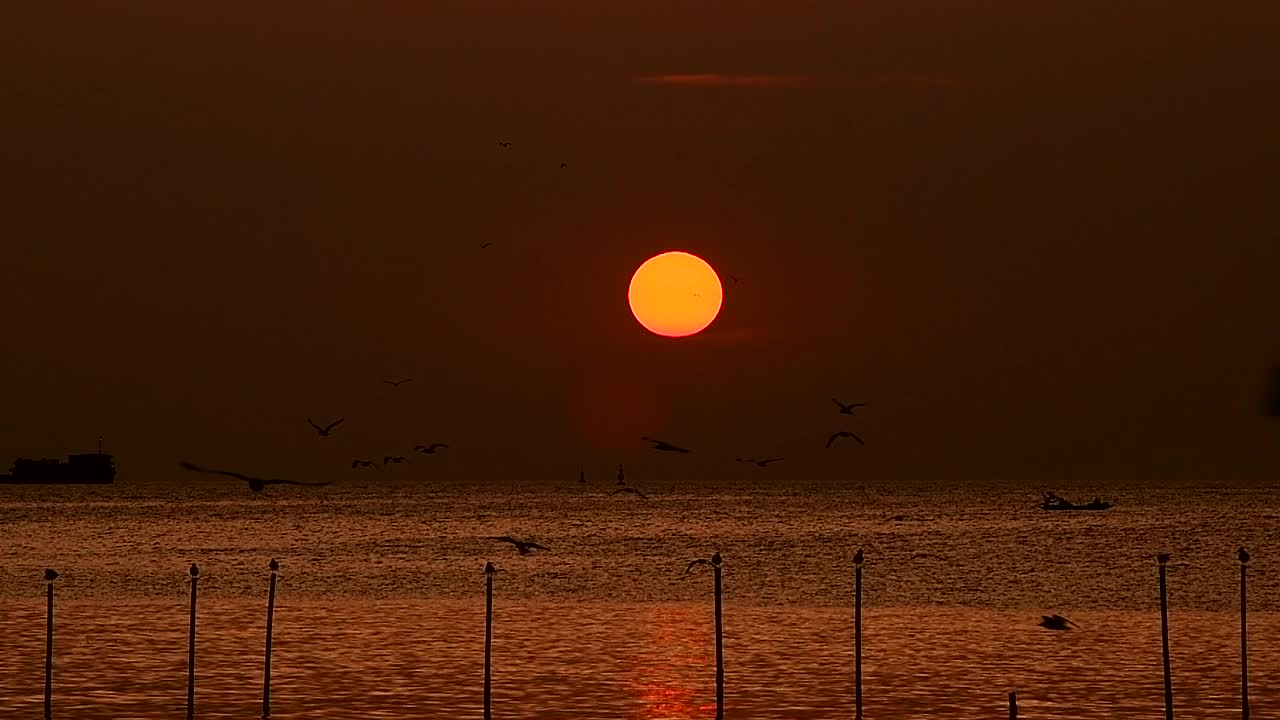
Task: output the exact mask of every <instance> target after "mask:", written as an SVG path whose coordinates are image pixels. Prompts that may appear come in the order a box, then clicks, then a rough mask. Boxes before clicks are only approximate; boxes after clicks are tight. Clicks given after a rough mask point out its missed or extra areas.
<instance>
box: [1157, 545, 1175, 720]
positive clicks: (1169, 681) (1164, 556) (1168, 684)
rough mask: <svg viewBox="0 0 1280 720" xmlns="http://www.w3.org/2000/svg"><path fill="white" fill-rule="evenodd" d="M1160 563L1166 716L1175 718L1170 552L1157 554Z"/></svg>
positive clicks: (1166, 718) (1169, 718) (1171, 719)
mask: <svg viewBox="0 0 1280 720" xmlns="http://www.w3.org/2000/svg"><path fill="white" fill-rule="evenodd" d="M1156 560H1157V561H1158V562H1159V563H1160V641H1161V643H1162V644H1163V648H1164V717H1165V720H1173V670H1172V669H1171V668H1170V666H1169V596H1168V594H1167V593H1166V592H1165V571H1166V567H1165V566H1166V565H1167V564H1168V562H1169V553H1160V554H1159V555H1157V556H1156Z"/></svg>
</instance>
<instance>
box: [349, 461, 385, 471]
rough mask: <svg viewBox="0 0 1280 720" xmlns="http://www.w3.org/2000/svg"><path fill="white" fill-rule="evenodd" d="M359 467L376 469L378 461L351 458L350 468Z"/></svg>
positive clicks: (356, 468)
mask: <svg viewBox="0 0 1280 720" xmlns="http://www.w3.org/2000/svg"><path fill="white" fill-rule="evenodd" d="M360 468H373V469H374V470H377V469H378V463H376V462H374V461H373V460H352V461H351V469H352V470H359V469H360Z"/></svg>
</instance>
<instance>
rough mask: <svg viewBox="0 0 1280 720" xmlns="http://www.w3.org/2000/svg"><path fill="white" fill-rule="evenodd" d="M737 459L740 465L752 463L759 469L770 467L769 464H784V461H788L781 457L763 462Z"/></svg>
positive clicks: (766, 459)
mask: <svg viewBox="0 0 1280 720" xmlns="http://www.w3.org/2000/svg"><path fill="white" fill-rule="evenodd" d="M736 459H737V461H738V462H740V463H751V464H752V465H755V466H756V467H759V468H767V467H769V463H776V462H782V461H783V460H786V458H780V457H773V458H765V459H763V460H756V459H755V458H736Z"/></svg>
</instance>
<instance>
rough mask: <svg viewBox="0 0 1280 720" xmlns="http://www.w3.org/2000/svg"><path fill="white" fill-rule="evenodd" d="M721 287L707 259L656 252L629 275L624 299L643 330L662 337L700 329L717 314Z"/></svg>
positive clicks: (673, 252) (687, 254) (676, 253)
mask: <svg viewBox="0 0 1280 720" xmlns="http://www.w3.org/2000/svg"><path fill="white" fill-rule="evenodd" d="M723 299H724V288H723V287H722V286H721V285H720V278H719V276H717V275H716V271H715V270H714V269H713V268H712V267H711V265H709V264H708V263H707V261H705V260H703V259H702V258H700V257H698V256H696V255H690V254H689V253H686V252H680V251H675V250H673V251H671V252H665V253H662V254H661V255H655V256H653V257H651V258H649V259H648V260H646V261H645V262H644V264H643V265H641V266H640V267H639V269H637V270H636V272H635V274H634V275H632V276H631V286H630V287H629V288H628V289H627V302H628V303H630V305H631V314H632V315H635V318H636V320H637V321H639V323H640V324H641V325H643V326H644V327H645V329H646V330H648V331H649V332H651V333H653V334H655V335H663V336H665V337H685V336H688V335H694V334H696V333H699V332H702V331H703V330H705V329H706V328H707V326H708V325H710V324H711V323H712V322H713V321H714V320H715V319H716V316H717V315H719V314H720V304H721V302H722V301H723Z"/></svg>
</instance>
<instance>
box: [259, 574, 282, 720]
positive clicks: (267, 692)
mask: <svg viewBox="0 0 1280 720" xmlns="http://www.w3.org/2000/svg"><path fill="white" fill-rule="evenodd" d="M267 568H268V569H270V570H271V589H270V590H269V591H268V592H267V657H266V660H265V661H264V662H263V665H262V717H263V718H269V717H271V621H272V620H273V619H274V617H275V611H276V571H277V570H279V569H280V563H278V562H276V559H275V558H271V562H269V563H267Z"/></svg>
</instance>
